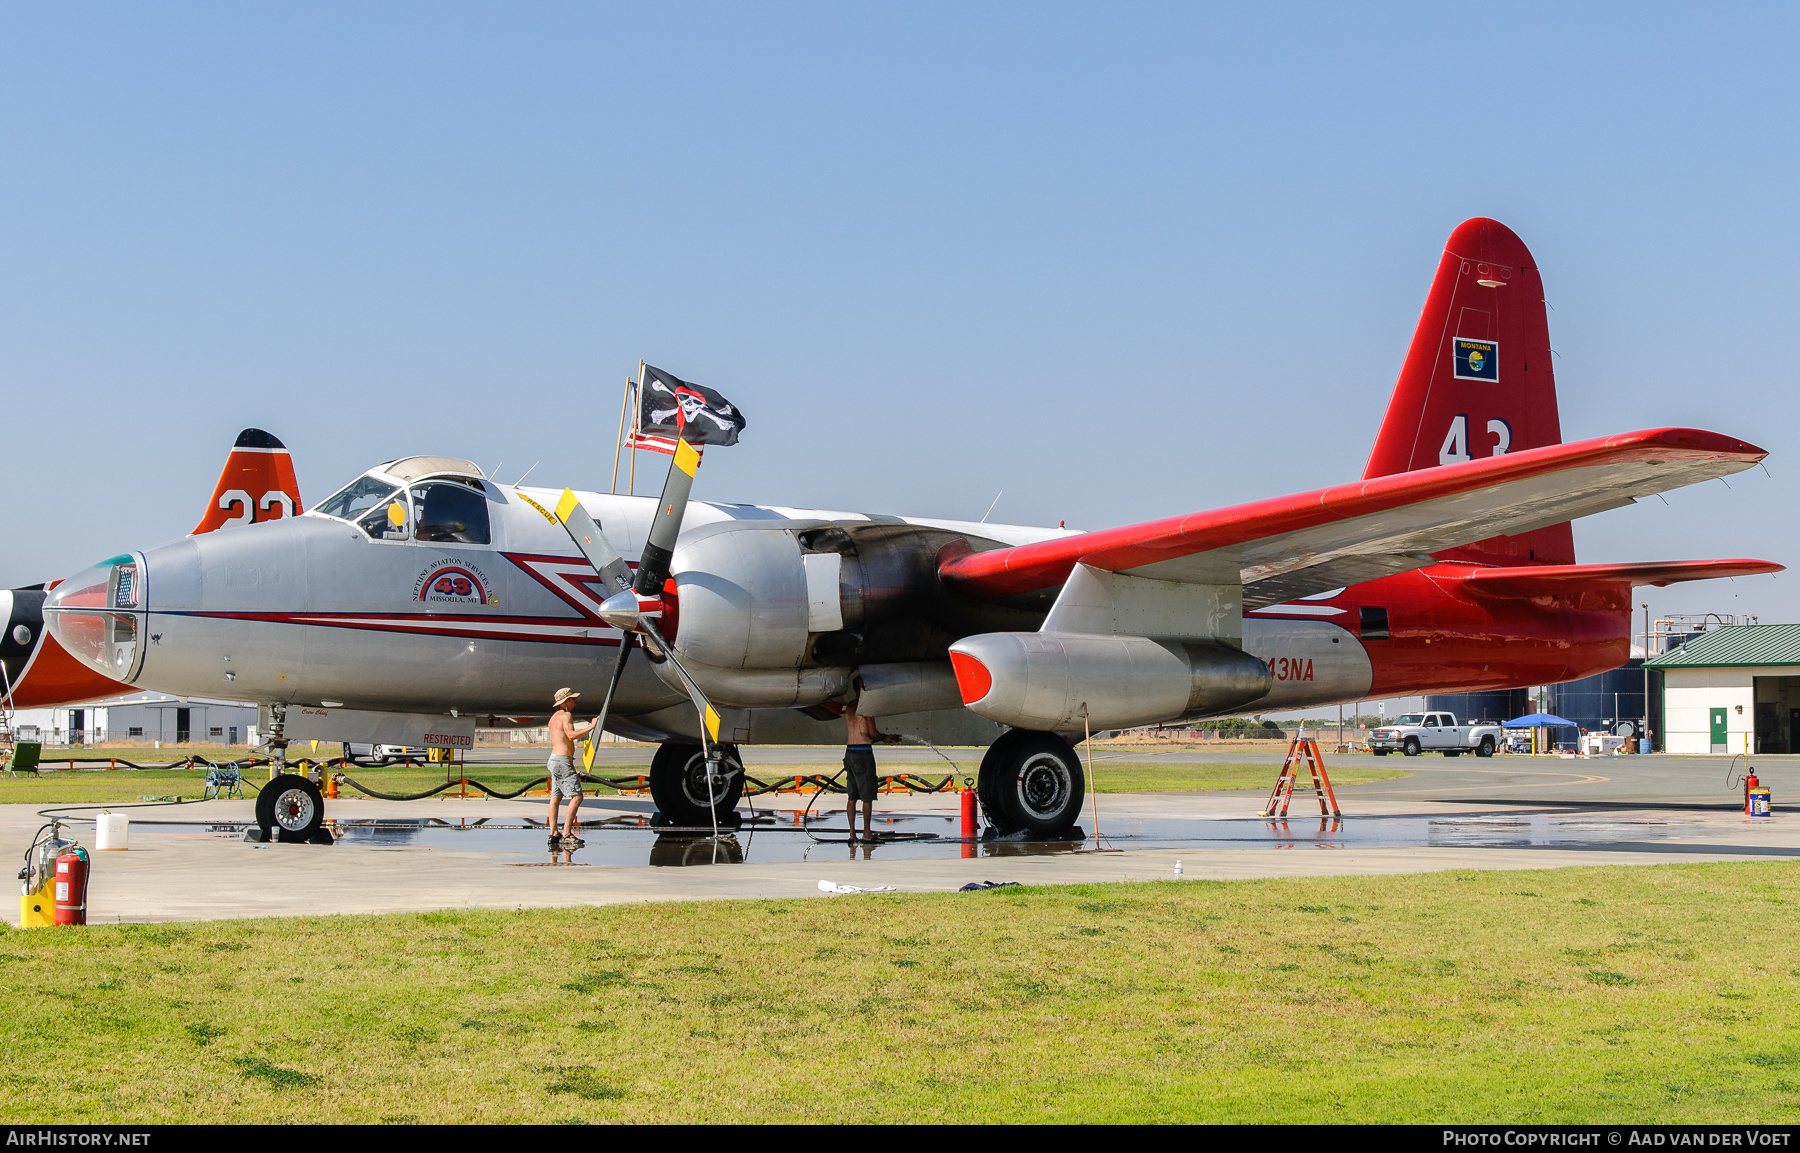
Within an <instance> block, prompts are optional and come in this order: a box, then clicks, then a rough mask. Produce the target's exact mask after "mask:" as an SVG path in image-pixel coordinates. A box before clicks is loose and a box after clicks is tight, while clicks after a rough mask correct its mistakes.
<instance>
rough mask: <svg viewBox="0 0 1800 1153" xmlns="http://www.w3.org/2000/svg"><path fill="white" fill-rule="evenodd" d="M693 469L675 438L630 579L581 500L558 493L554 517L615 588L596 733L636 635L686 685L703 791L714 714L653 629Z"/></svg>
mask: <svg viewBox="0 0 1800 1153" xmlns="http://www.w3.org/2000/svg"><path fill="white" fill-rule="evenodd" d="M699 467H700V454H699V453H698V452H697V451H695V449H694V447H693V446H692V445H690V444H688V442H687V441H686V440H677V441H676V442H675V452H674V454H673V456H672V458H671V459H670V461H669V476H668V479H667V480H665V481H664V482H663V491H662V497H661V499H660V500H658V501H657V505H656V518H655V520H653V521H652V522H651V524H650V535H649V537H648V538H647V539H646V540H645V542H644V550H643V553H642V555H641V556H640V557H639V558H638V567H637V575H636V577H635V579H633V577H632V576H631V570H630V566H629V565H627V564H626V562H625V560H624V558H623V556H621V554H620V553H619V551H618V550H617V549H615V548H614V547H613V546H612V542H611V541H609V540H607V539H606V534H605V533H604V532H603V531H601V528H600V526H599V525H598V524H596V523H594V519H593V517H591V516H589V515H588V512H587V510H586V509H584V508H582V507H581V502H580V501H579V500H577V499H576V497H575V493H574V492H573V491H572V490H570V489H564V490H563V494H562V499H561V500H559V501H557V502H556V519H557V520H559V521H561V522H562V526H563V528H564V529H565V530H567V532H568V534H569V537H570V539H572V540H573V541H574V542H575V546H576V547H577V548H579V549H580V550H581V555H582V556H584V557H586V558H587V561H588V563H589V564H591V565H593V566H594V571H595V572H598V573H599V574H600V576H601V578H602V579H603V580H604V581H605V582H606V583H607V584H608V585H610V586H612V587H614V588H616V589H618V590H619V591H617V592H615V593H613V594H612V595H611V596H609V597H607V598H606V600H605V601H604V602H602V603H601V606H600V618H601V619H602V620H604V621H605V622H606V623H607V624H609V625H612V626H613V627H614V628H616V629H618V630H620V632H622V633H623V634H624V636H623V637H622V638H621V640H620V644H619V657H618V660H617V661H616V662H614V664H613V671H612V679H611V680H610V681H608V682H607V686H606V697H605V699H604V701H603V702H602V703H601V706H600V715H599V717H598V719H597V720H596V722H595V725H594V727H595V728H596V729H600V728H602V727H604V725H605V724H606V717H607V713H608V712H609V711H610V710H611V708H612V699H613V694H614V693H615V692H616V691H617V690H618V687H619V681H620V680H621V679H623V678H624V675H625V663H626V661H628V660H629V659H630V657H631V650H632V648H633V647H634V638H635V637H636V636H642V637H643V638H644V641H645V642H646V643H647V644H649V645H650V646H651V647H652V648H654V649H656V651H657V653H658V654H659V655H661V656H662V657H663V658H664V659H665V660H667V661H668V662H669V667H671V668H673V669H674V670H675V675H676V676H678V677H680V678H681V683H682V684H683V685H685V686H686V687H687V691H688V697H689V698H690V699H691V700H692V701H693V702H694V710H695V711H696V712H697V713H699V714H700V743H701V748H702V749H703V750H704V752H705V753H706V763H707V778H708V788H709V789H711V788H712V783H711V782H712V778H713V777H715V776H717V775H718V773H717V768H718V760H719V757H718V753H717V745H718V741H719V713H718V710H716V709H714V708H713V707H712V704H711V702H709V701H708V700H707V699H706V694H705V693H704V692H702V691H701V689H700V686H699V685H698V684H696V683H695V682H694V678H693V677H691V676H689V675H688V671H687V670H686V669H685V668H683V667H682V666H681V661H680V660H678V659H676V656H675V647H674V646H673V645H671V644H670V643H669V641H668V638H666V637H664V636H663V635H662V631H661V629H660V628H658V627H657V622H658V621H659V620H660V619H661V618H662V614H663V602H662V594H663V584H664V582H665V581H667V580H668V578H669V565H670V562H671V561H673V560H674V557H675V541H676V538H677V537H679V536H680V535H681V521H682V518H683V516H684V515H686V513H687V504H688V497H689V494H690V493H691V492H692V491H693V487H694V472H695V470H697V469H698V468H699ZM594 744H595V742H593V741H591V740H590V741H589V743H588V749H589V752H590V756H591V754H592V750H593V748H594ZM590 763H591V762H590ZM713 823H714V825H715V826H716V825H717V824H718V814H717V812H714V814H713ZM716 831H717V830H716V828H715V832H716Z"/></svg>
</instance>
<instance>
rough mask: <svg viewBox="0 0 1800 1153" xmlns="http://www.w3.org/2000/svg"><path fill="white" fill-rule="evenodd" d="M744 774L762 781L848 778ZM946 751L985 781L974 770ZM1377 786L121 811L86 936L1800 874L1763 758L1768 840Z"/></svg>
mask: <svg viewBox="0 0 1800 1153" xmlns="http://www.w3.org/2000/svg"><path fill="white" fill-rule="evenodd" d="M747 751H748V752H750V753H751V756H750V757H749V758H748V759H749V762H750V764H749V769H750V772H751V773H752V775H759V769H764V766H767V768H766V769H764V773H765V774H766V775H775V774H774V773H773V771H772V770H774V769H776V768H778V767H780V766H813V765H818V764H824V763H830V761H831V759H832V758H833V756H835V755H836V754H835V752H834V750H828V749H819V750H812V749H759V750H747ZM521 752H530V750H521ZM945 752H946V753H947V754H948V755H949V756H951V757H953V758H955V759H957V760H968V761H970V763H969V765H968V769H969V771H972V770H973V767H974V765H973V757H974V754H973V753H972V752H971V751H968V750H946V751H945ZM535 755H536V756H541V755H542V750H536V751H535ZM602 757H603V758H606V759H610V760H611V761H612V763H613V764H614V765H618V766H621V767H622V766H624V765H628V764H632V763H642V761H643V760H644V758H645V754H644V752H643V751H642V750H631V749H622V750H605V751H603V753H602ZM1226 759H1231V760H1249V761H1251V762H1253V763H1264V764H1267V765H1268V767H1269V772H1270V778H1271V782H1272V781H1273V777H1274V774H1275V768H1276V766H1277V765H1278V764H1279V760H1280V750H1275V751H1271V752H1268V753H1263V752H1256V751H1252V752H1248V753H1245V752H1240V751H1233V752H1232V753H1231V755H1229V756H1227V755H1223V754H1222V753H1221V751H1218V750H1204V749H1199V750H1190V749H1176V750H1163V749H1157V750H1134V749H1111V750H1106V751H1105V752H1104V753H1101V754H1099V755H1098V756H1097V757H1096V762H1095V770H1096V773H1097V775H1098V776H1099V777H1100V778H1101V779H1102V780H1104V777H1105V773H1106V771H1107V763H1108V761H1109V760H1112V761H1139V762H1141V761H1171V760H1182V761H1209V760H1210V761H1218V760H1226ZM882 760H883V763H884V768H886V769H887V770H888V771H898V770H900V769H902V768H904V769H907V770H910V771H914V772H919V773H921V774H924V773H926V772H928V771H929V770H928V768H927V762H935V763H936V764H938V765H940V766H943V765H944V762H943V760H941V759H939V758H938V757H937V756H935V755H934V753H933V751H932V750H927V749H916V748H908V749H899V750H884V751H883V756H882ZM1364 763H1366V764H1369V765H1371V766H1376V765H1379V766H1380V767H1382V768H1395V769H1402V770H1404V771H1406V772H1407V773H1408V775H1407V776H1406V777H1403V778H1399V779H1395V780H1389V781H1381V782H1375V783H1371V784H1365V785H1354V786H1339V787H1338V799H1339V802H1340V804H1341V806H1342V809H1343V815H1342V816H1341V817H1336V818H1333V817H1321V816H1320V815H1319V813H1318V810H1317V804H1316V802H1315V801H1314V799H1313V797H1312V796H1311V794H1310V793H1307V794H1305V795H1302V793H1300V792H1299V791H1296V793H1295V796H1294V800H1293V804H1292V807H1291V808H1290V810H1289V815H1288V817H1287V818H1286V819H1284V820H1282V819H1266V818H1260V817H1258V816H1256V812H1257V810H1258V809H1260V808H1261V807H1262V805H1263V803H1264V799H1265V797H1266V793H1263V792H1254V793H1253V792H1206V793H1162V794H1148V793H1135V794H1133V793H1101V794H1099V795H1098V796H1097V797H1090V804H1089V805H1088V806H1087V807H1085V808H1084V810H1083V817H1084V819H1083V821H1082V827H1081V828H1080V829H1079V830H1072V831H1071V832H1070V833H1069V834H1066V835H1065V836H1063V837H1058V838H1033V839H1006V840H994V839H986V840H984V839H981V837H980V836H978V835H977V836H969V835H966V833H967V830H965V829H964V828H963V827H962V823H961V820H960V815H959V811H958V798H957V796H956V794H955V793H939V794H924V795H919V794H894V795H891V796H887V797H884V798H883V799H882V800H881V801H879V802H877V812H876V822H875V828H876V830H877V833H878V840H877V842H876V843H874V844H852V843H849V842H848V840H847V837H846V834H845V828H844V817H843V802H842V801H841V799H836V798H825V799H823V800H822V801H821V802H820V806H823V807H824V809H825V812H824V814H823V815H821V814H820V812H819V806H815V808H814V810H813V812H812V813H811V814H810V816H805V815H804V814H803V812H802V806H803V805H804V803H805V802H804V800H796V799H795V798H794V796H793V795H791V794H790V795H782V796H779V797H769V798H765V799H763V800H764V801H766V802H769V803H762V802H761V801H759V803H758V804H757V805H756V806H755V808H754V810H752V808H751V807H750V806H749V805H745V806H743V808H742V809H741V810H740V813H739V819H740V820H741V821H742V822H743V823H742V824H741V825H740V826H739V827H738V828H735V829H728V830H722V832H721V835H720V836H719V837H718V838H716V839H715V838H714V837H712V836H711V835H709V831H704V830H695V831H670V830H667V829H658V828H655V827H652V825H651V823H650V822H651V818H652V816H653V814H654V806H653V805H652V804H651V803H650V801H649V800H648V799H647V798H645V799H641V800H640V799H637V798H633V797H607V798H604V799H601V798H591V799H589V800H588V801H587V802H585V803H584V804H583V806H582V810H581V816H582V818H583V822H582V829H581V835H582V837H583V838H584V839H585V842H586V843H585V845H583V846H581V847H579V848H576V849H573V850H572V851H558V852H551V851H549V850H548V849H547V848H546V830H545V828H544V826H543V823H542V822H543V817H544V814H545V807H546V806H545V802H544V801H543V799H541V798H533V799H529V800H526V799H520V800H514V801H499V800H494V799H491V798H476V799H456V798H434V799H431V800H426V801H417V802H388V801H376V800H366V799H355V800H350V799H346V800H340V801H333V802H330V803H329V807H328V811H327V815H328V817H329V818H331V823H332V828H333V830H334V833H335V836H336V841H335V843H334V844H332V845H331V846H329V847H327V846H324V845H284V844H272V845H256V844H250V843H246V842H245V841H243V839H242V831H243V829H244V828H246V827H247V825H248V822H249V821H250V818H251V812H252V808H251V805H252V803H251V802H249V801H243V800H232V801H209V802H201V803H192V804H182V805H174V806H157V807H151V806H130V805H119V806H113V808H114V809H115V811H126V812H129V813H131V815H132V825H131V849H130V850H128V851H126V852H122V853H96V854H94V856H95V865H94V869H95V880H94V889H93V892H92V894H91V903H92V913H91V918H92V919H94V920H97V921H110V920H114V919H123V920H166V919H198V918H212V917H242V916H259V915H282V914H298V913H329V912H380V911H393V910H403V909H434V908H446V907H451V908H456V907H522V906H527V905H539V906H541V905H568V904H601V903H609V902H615V901H637V900H684V899H704V898H712V897H770V896H787V897H797V896H817V895H818V888H817V886H818V882H819V881H821V880H830V881H834V882H836V883H841V884H852V885H859V886H865V887H875V886H893V887H895V888H898V889H902V890H942V889H955V888H959V887H960V886H961V885H962V884H964V883H966V882H969V881H980V880H1016V881H1021V882H1024V883H1028V884H1029V883H1044V884H1065V883H1075V882H1083V881H1116V880H1142V879H1154V878H1159V877H1161V878H1169V877H1173V876H1175V875H1176V874H1175V872H1174V865H1175V863H1176V862H1177V861H1180V862H1181V863H1182V873H1181V874H1180V875H1181V876H1183V877H1184V878H1188V879H1194V878H1220V879H1224V878H1237V877H1266V876H1316V875H1329V874H1362V875H1366V874H1376V873H1402V872H1420V871H1429V870H1434V869H1445V868H1506V869H1512V868H1540V867H1559V866H1565V865H1583V864H1660V863H1665V862H1673V861H1707V860H1734V859H1735V860H1745V859H1750V860H1771V859H1775V860H1779V859H1793V858H1800V811H1796V809H1795V808H1794V807H1793V806H1792V805H1791V804H1789V803H1788V802H1787V801H1784V800H1783V798H1793V797H1795V796H1797V795H1800V794H1797V793H1796V791H1795V786H1800V761H1790V760H1786V759H1783V758H1762V757H1759V758H1757V768H1758V772H1759V774H1760V775H1761V776H1762V779H1763V780H1764V782H1765V783H1768V784H1770V785H1771V786H1772V787H1773V789H1774V791H1775V797H1776V800H1777V806H1776V810H1775V815H1773V816H1770V817H1766V818H1751V817H1746V816H1745V815H1744V814H1743V813H1742V812H1741V810H1740V809H1739V808H1738V807H1737V805H1738V802H1737V800H1736V794H1734V793H1733V792H1731V791H1730V790H1729V789H1728V788H1727V772H1728V770H1729V769H1730V768H1731V766H1729V765H1728V764H1727V762H1726V759H1725V758H1718V759H1711V758H1694V759H1686V760H1683V759H1671V758H1663V757H1618V758H1608V759H1595V760H1583V761H1574V760H1565V759H1558V758H1528V757H1519V758H1505V757H1501V758H1493V759H1490V760H1476V759H1475V758H1457V759H1447V758H1442V757H1420V758H1414V759H1401V758H1388V759H1386V760H1384V761H1376V760H1374V759H1373V758H1366V757H1365V758H1350V757H1328V765H1330V766H1333V767H1335V766H1338V765H1342V764H1364ZM1741 764H1742V762H1741V761H1740V762H1739V766H1738V767H1741ZM944 768H945V771H948V766H944ZM596 771H598V772H601V773H604V772H605V771H606V768H605V767H603V766H596ZM801 771H810V769H809V768H808V769H802V770H801ZM470 775H471V776H477V775H478V774H477V773H474V772H471V774H470ZM1790 779H1791V783H1790ZM41 808H43V806H36V805H32V806H25V805H11V806H0V845H11V846H14V848H13V850H12V851H19V850H22V849H23V847H24V845H25V844H26V842H27V841H28V840H29V838H30V835H31V831H32V830H33V829H35V828H36V827H37V826H38V825H39V824H40V823H41V821H42V818H41V817H39V816H38V812H39V810H40V809H41ZM92 812H93V810H86V811H81V812H76V811H71V815H72V816H82V817H87V816H90V815H91V813H92ZM74 833H75V836H76V838H77V839H78V840H81V841H83V842H85V843H88V844H89V845H90V846H91V844H92V826H91V825H84V824H77V825H76V826H74ZM1096 833H1097V835H1096ZM1096 849H1099V850H1117V851H1113V852H1104V851H1102V852H1096V851H1095V850H1096ZM715 866H716V867H715ZM7 912H8V915H9V917H13V916H16V914H15V913H14V912H13V910H12V909H11V908H8V910H7ZM14 923H17V922H16V920H15V922H14Z"/></svg>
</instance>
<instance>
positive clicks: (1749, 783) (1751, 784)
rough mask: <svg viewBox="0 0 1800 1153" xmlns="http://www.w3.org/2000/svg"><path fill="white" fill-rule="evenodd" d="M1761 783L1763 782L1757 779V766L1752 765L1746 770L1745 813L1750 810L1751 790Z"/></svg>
mask: <svg viewBox="0 0 1800 1153" xmlns="http://www.w3.org/2000/svg"><path fill="white" fill-rule="evenodd" d="M1761 784H1762V782H1761V781H1759V780H1757V779H1756V768H1755V766H1751V767H1750V768H1747V769H1745V770H1744V812H1745V813H1749V812H1750V792H1751V790H1752V789H1755V788H1757V787H1758V786H1759V785H1761Z"/></svg>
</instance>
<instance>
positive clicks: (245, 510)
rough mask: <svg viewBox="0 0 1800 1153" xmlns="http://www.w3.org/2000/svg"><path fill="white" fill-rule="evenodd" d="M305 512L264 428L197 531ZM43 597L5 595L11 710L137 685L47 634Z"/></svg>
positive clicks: (238, 450) (241, 437) (2, 675)
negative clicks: (75, 655)
mask: <svg viewBox="0 0 1800 1153" xmlns="http://www.w3.org/2000/svg"><path fill="white" fill-rule="evenodd" d="M303 511H305V510H304V509H302V508H301V506H300V483H299V481H298V480H296V479H295V476H294V462H293V460H292V458H291V457H289V455H288V450H287V447H286V446H285V445H283V444H282V443H281V441H279V440H277V439H276V438H275V437H273V436H271V435H270V434H268V433H266V432H264V431H263V430H262V429H260V428H247V429H245V430H244V431H242V432H240V433H238V437H237V441H236V442H235V443H234V444H232V446H231V453H230V455H228V456H227V457H226V458H225V468H224V469H223V470H222V471H221V472H220V473H219V483H218V484H217V485H215V486H214V487H213V494H212V499H211V500H209V501H208V502H207V505H206V511H205V513H204V514H202V516H201V517H200V523H199V524H198V525H195V526H194V533H195V534H196V535H198V534H200V533H203V532H214V531H216V530H218V529H222V528H236V527H239V526H242V525H248V524H261V523H262V522H264V521H269V520H274V519H277V518H279V517H282V516H298V515H299V514H300V513H301V512H303ZM60 583H61V582H60V581H56V582H52V583H51V584H50V585H49V586H48V587H49V588H51V589H54V588H55V587H56V585H57V584H60ZM45 592H46V586H44V585H41V584H40V585H30V586H27V587H25V588H17V589H0V615H4V616H5V617H6V632H5V634H4V635H0V695H3V696H4V698H5V700H6V704H7V707H8V708H9V709H44V708H54V707H56V706H59V705H78V704H83V703H85V702H88V701H98V700H104V699H106V698H107V697H116V696H118V695H119V694H121V693H128V692H130V691H131V686H130V685H128V684H124V683H121V682H120V681H117V680H114V679H113V677H112V676H111V675H110V673H111V670H102V669H100V668H97V667H96V666H94V664H93V663H92V662H83V661H77V660H76V659H74V658H73V657H71V656H70V655H69V654H68V652H67V651H66V650H65V649H64V648H63V647H62V645H60V644H58V643H57V642H56V638H55V637H53V636H51V635H50V634H49V633H47V632H46V631H45V629H44V612H43V608H44V596H45ZM213 695H215V696H216V695H217V694H216V693H215V694H213Z"/></svg>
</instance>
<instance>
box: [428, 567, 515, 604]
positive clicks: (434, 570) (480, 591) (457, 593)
mask: <svg viewBox="0 0 1800 1153" xmlns="http://www.w3.org/2000/svg"><path fill="white" fill-rule="evenodd" d="M413 600H415V601H421V602H424V603H426V604H463V605H497V604H499V603H500V598H499V597H498V596H496V595H494V594H492V593H490V592H488V588H487V577H486V575H484V574H483V573H482V571H481V570H480V569H478V568H476V567H475V566H474V565H472V564H470V563H469V562H468V561H464V560H455V559H452V558H450V557H445V558H443V559H442V560H437V561H433V562H432V563H431V564H429V565H427V566H426V567H425V571H424V572H422V573H420V574H419V579H418V580H417V581H414V582H413Z"/></svg>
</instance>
